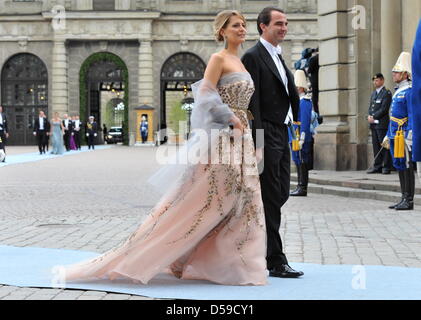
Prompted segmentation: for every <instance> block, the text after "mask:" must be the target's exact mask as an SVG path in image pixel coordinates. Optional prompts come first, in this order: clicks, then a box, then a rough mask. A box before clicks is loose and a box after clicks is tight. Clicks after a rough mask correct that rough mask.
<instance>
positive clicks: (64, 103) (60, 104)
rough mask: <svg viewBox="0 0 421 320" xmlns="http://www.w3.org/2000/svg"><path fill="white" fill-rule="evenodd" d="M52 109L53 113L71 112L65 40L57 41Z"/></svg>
mask: <svg viewBox="0 0 421 320" xmlns="http://www.w3.org/2000/svg"><path fill="white" fill-rule="evenodd" d="M51 89H52V93H51V107H52V111H53V112H55V111H57V112H59V113H60V116H62V115H63V113H67V112H69V108H68V100H67V99H68V88H67V52H66V45H65V40H64V39H55V40H54V44H53V57H52V79H51Z"/></svg>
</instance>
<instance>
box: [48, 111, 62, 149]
mask: <svg viewBox="0 0 421 320" xmlns="http://www.w3.org/2000/svg"><path fill="white" fill-rule="evenodd" d="M63 134H64V127H63V124H62V121H61V119H60V117H59V115H58V112H55V113H54V117H53V119H51V132H50V136H51V137H52V139H51V144H52V147H53V150H52V151H51V154H63V153H64V142H63Z"/></svg>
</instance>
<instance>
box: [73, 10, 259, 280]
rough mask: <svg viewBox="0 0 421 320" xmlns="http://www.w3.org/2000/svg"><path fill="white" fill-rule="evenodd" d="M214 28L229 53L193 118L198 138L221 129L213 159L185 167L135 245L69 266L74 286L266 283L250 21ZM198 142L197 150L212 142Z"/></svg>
mask: <svg viewBox="0 0 421 320" xmlns="http://www.w3.org/2000/svg"><path fill="white" fill-rule="evenodd" d="M214 27H215V32H216V33H215V35H216V37H217V40H219V41H223V40H224V41H225V43H226V44H225V49H224V50H222V51H221V52H218V53H215V54H213V55H212V57H211V59H210V61H209V64H208V66H207V68H206V72H205V76H204V79H203V80H201V81H200V82H198V83H196V84H194V85H193V93H194V98H195V108H194V110H193V113H192V128H193V133H194V132H195V130H202V131H205V132H207V133H209V132H210V130H212V129H219V130H218V134H217V135H216V139H213V138H211V139H210V140H212V141H211V142H212V143H211V144H210V147H209V148H208V149H207V150H208V151H210V152H211V155H212V156H209V153H208V154H207V155H206V156H204V157H202V158H201V160H203V159H204V158H207V160H208V161H200V162H199V163H198V162H196V163H189V164H187V165H186V166H184V167H183V166H181V167H183V168H184V169H182V170H179V171H178V174H176V175H175V176H176V177H177V178H176V180H175V182H174V183H173V184H172V185H171V187H170V188H169V189H168V190H167V191H166V192H165V194H164V196H163V197H162V198H161V200H160V201H159V203H158V204H157V205H156V206H155V207H154V208H153V209H152V211H151V213H150V214H149V215H148V217H147V218H146V220H145V221H144V222H143V224H142V225H141V226H140V227H139V228H138V229H137V230H136V231H135V232H134V233H133V234H132V235H131V236H130V237H129V239H128V240H126V242H124V243H123V244H122V245H120V246H119V247H116V248H114V249H112V250H110V251H108V252H106V253H104V254H102V255H101V256H99V257H98V258H95V259H91V260H89V261H85V262H81V263H78V264H76V265H72V266H69V267H67V269H66V272H65V280H66V281H73V280H93V279H104V278H106V279H110V280H113V279H116V278H120V277H123V278H129V279H132V280H133V281H135V282H139V281H140V282H141V283H144V284H146V283H148V281H149V280H150V279H152V278H153V277H154V276H155V275H157V274H158V273H161V272H163V271H171V272H172V273H173V274H174V275H175V276H177V277H179V278H181V279H200V280H208V281H212V282H215V283H218V284H225V285H265V284H266V279H267V270H266V259H265V256H266V229H265V220H264V212H263V204H262V200H261V193H260V181H259V175H258V170H257V164H256V155H255V150H254V144H253V138H252V136H251V131H250V130H249V128H248V126H249V125H248V119H247V108H248V104H249V100H250V98H251V96H252V94H253V92H254V85H253V81H252V79H251V77H250V75H249V74H248V73H247V71H246V69H245V67H244V66H243V64H242V63H241V60H240V59H239V57H238V49H239V46H240V45H241V43H243V42H244V41H245V35H246V28H245V19H244V17H243V16H242V15H241V14H240V13H238V12H237V11H231V10H230V11H223V12H221V13H220V14H219V15H218V16H217V17H216V19H215V25H214ZM230 124H231V125H232V127H233V130H230ZM195 137H196V138H197V135H196V136H195V134H192V138H190V139H189V142H188V143H187V144H188V146H189V147H191V146H193V147H202V146H203V145H206V143H208V142H209V141H208V140H209V139H208V138H206V139H202V140H199V141H198V140H197V139H196V138H195ZM214 137H215V136H214ZM195 139H196V140H195ZM195 141H196V142H195ZM221 158H224V159H223V160H221ZM209 160H212V161H209ZM227 160H228V161H227ZM175 168H179V167H178V166H177V165H176V166H174V167H171V166H168V167H166V169H161V171H160V172H158V173H157V174H156V175H155V177H157V178H156V179H155V180H154V179H151V180H150V181H152V182H156V185H158V184H159V182H164V183H167V184H168V181H169V178H168V176H166V175H165V174H164V173H171V174H172V177H174V170H173V169H175ZM160 178H162V179H161V181H159V180H160ZM162 185H164V184H162Z"/></svg>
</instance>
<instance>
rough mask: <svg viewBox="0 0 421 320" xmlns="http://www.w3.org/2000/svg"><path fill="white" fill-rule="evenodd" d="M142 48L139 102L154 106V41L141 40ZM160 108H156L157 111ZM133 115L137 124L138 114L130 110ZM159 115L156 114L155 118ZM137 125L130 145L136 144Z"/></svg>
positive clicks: (155, 121)
mask: <svg viewBox="0 0 421 320" xmlns="http://www.w3.org/2000/svg"><path fill="white" fill-rule="evenodd" d="M139 41H140V46H139V86H138V89H139V90H138V91H139V100H138V104H139V106H141V105H149V106H152V107H154V106H153V97H154V95H153V55H152V41H151V40H150V39H140V40H139ZM156 109H158V108H155V110H156ZM130 112H133V114H130V119H135V120H134V121H135V122H136V121H137V120H136V119H137V118H136V114H135V111H132V110H130ZM157 115H158V114H157V113H155V115H154V116H155V117H156V116H157ZM158 120H159V119H154V121H151V122H150V123H158ZM137 126H138V124H137V123H136V124H135V126H134V130H131V131H132V133H133V141H132V139H130V140H131V141H130V145H133V144H134V143H135V138H134V137H136V132H137ZM150 130H154V128H152V127H151V128H150Z"/></svg>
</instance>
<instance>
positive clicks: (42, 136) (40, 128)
mask: <svg viewBox="0 0 421 320" xmlns="http://www.w3.org/2000/svg"><path fill="white" fill-rule="evenodd" d="M49 134H50V122H49V121H48V120H47V117H46V116H45V113H44V111H42V110H41V111H40V112H39V117H38V118H37V119H35V126H34V136H35V137H37V142H38V149H39V154H43V153H45V149H46V147H47V141H48V140H47V137H48V135H49Z"/></svg>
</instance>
